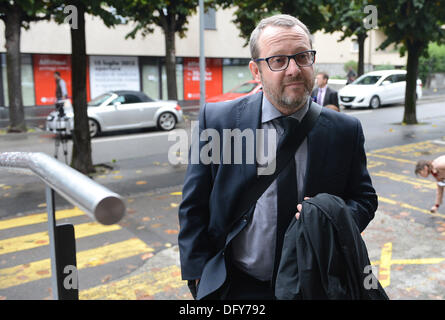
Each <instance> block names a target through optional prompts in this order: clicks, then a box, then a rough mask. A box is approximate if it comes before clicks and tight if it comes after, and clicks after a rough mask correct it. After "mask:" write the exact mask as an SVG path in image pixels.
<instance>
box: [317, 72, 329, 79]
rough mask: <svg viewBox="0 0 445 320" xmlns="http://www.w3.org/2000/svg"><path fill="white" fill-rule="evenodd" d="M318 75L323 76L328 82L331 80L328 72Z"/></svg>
mask: <svg viewBox="0 0 445 320" xmlns="http://www.w3.org/2000/svg"><path fill="white" fill-rule="evenodd" d="M318 74H321V75H322V76H323V79H325V80H326V81H328V80H329V75H328V74H327V73H326V72H319V73H318Z"/></svg>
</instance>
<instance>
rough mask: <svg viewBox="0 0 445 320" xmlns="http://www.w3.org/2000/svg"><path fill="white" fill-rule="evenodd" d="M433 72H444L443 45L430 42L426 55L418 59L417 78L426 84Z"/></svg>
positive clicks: (444, 51) (444, 56)
mask: <svg viewBox="0 0 445 320" xmlns="http://www.w3.org/2000/svg"><path fill="white" fill-rule="evenodd" d="M434 72H445V45H438V44H437V43H430V44H429V46H428V51H427V55H426V56H422V57H420V59H419V78H420V79H421V80H422V82H423V83H424V84H425V85H426V86H428V84H429V80H430V76H431V74H432V73H434Z"/></svg>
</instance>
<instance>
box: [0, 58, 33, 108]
mask: <svg viewBox="0 0 445 320" xmlns="http://www.w3.org/2000/svg"><path fill="white" fill-rule="evenodd" d="M21 61H22V99H23V105H24V106H33V105H35V94H34V77H33V70H32V59H31V55H30V54H22V56H21ZM1 65H2V66H1V70H2V75H1V76H2V80H3V102H4V105H5V106H9V97H8V79H7V72H8V67H7V65H6V55H5V54H2V55H1Z"/></svg>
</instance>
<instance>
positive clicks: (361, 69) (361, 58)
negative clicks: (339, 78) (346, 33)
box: [357, 33, 368, 77]
mask: <svg viewBox="0 0 445 320" xmlns="http://www.w3.org/2000/svg"><path fill="white" fill-rule="evenodd" d="M367 37H368V35H367V34H366V33H360V34H357V43H358V67H357V77H360V76H361V75H362V74H364V73H365V40H366V38H367Z"/></svg>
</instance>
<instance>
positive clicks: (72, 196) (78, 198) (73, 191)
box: [0, 152, 125, 225]
mask: <svg viewBox="0 0 445 320" xmlns="http://www.w3.org/2000/svg"><path fill="white" fill-rule="evenodd" d="M2 166H3V167H12V168H22V169H30V170H31V171H32V172H34V173H35V174H36V175H37V176H38V177H40V178H41V179H42V180H43V181H44V182H45V183H46V184H47V185H48V186H50V187H51V188H52V189H54V190H55V191H56V192H57V193H59V194H60V195H61V196H63V197H64V198H65V199H66V200H68V201H69V202H70V203H71V204H73V205H75V206H77V207H79V208H80V209H81V210H83V211H84V212H85V213H87V214H88V215H89V216H90V217H91V218H93V219H95V220H97V221H98V222H100V223H102V224H104V225H110V224H115V223H117V222H119V221H120V220H121V219H122V217H123V216H124V214H125V204H124V202H123V200H122V198H121V197H120V196H119V195H118V194H116V193H114V192H112V191H110V190H108V189H107V188H105V187H103V186H102V185H100V184H98V183H97V182H95V181H94V180H92V179H90V178H89V177H87V176H85V175H83V174H82V173H80V172H78V171H76V170H74V169H73V168H71V167H69V166H67V165H66V164H64V163H62V162H60V161H58V160H56V159H54V158H52V157H50V156H48V155H47V154H44V153H41V152H3V153H0V167H2Z"/></svg>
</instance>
